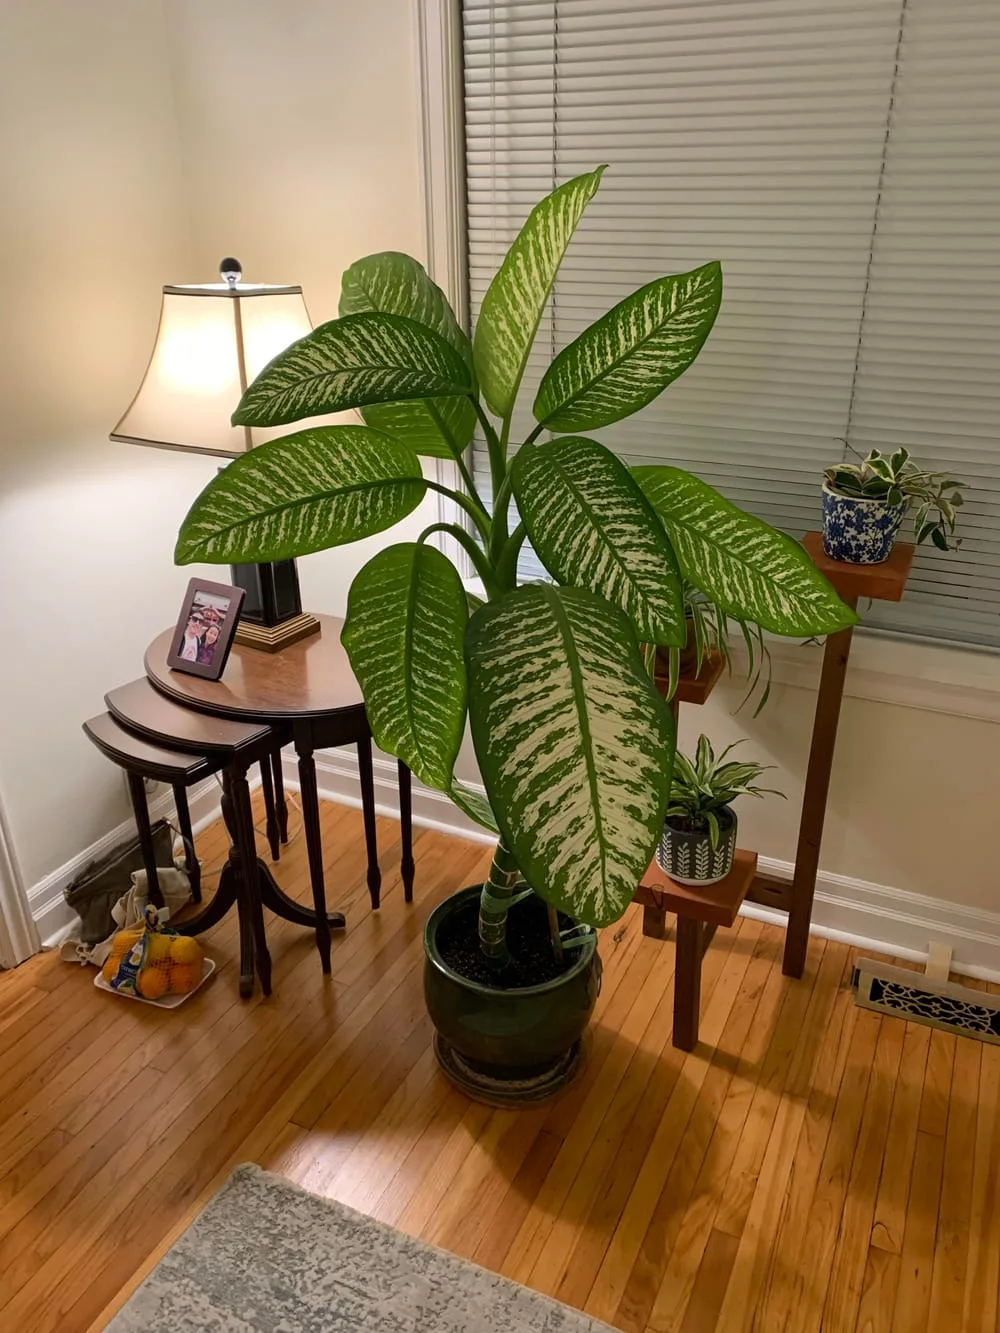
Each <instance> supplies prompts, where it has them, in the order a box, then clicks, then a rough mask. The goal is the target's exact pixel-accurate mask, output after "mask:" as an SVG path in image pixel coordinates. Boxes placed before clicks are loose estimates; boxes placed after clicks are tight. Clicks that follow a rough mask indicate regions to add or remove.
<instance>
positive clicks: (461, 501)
mask: <svg viewBox="0 0 1000 1333" xmlns="http://www.w3.org/2000/svg"><path fill="white" fill-rule="evenodd" d="M424 485H425V486H426V487H427V489H428V490H429V491H438V492H439V493H440V494H441V495H447V497H448V499H449V500H454V501H455V503H456V504H457V505H458V506H459V508H461V509H464V510H465V512H466V513H467V514H468V515H469V517H470V518H471V519H472V521H473V523H475V525H476V527H477V528H478V530H479V532H480V534H481V535H482V538H483V541H484V542H487V543H488V542H489V540H490V520H489V515H488V514H487V512H486V510H485V509H482V510H481V509H480V508H479V506H478V505H476V504H475V503H474V501H472V500H471V499H470V498H469V496H467V495H463V494H462V492H461V491H453V490H452V489H451V487H450V486H442V485H441V484H440V482H437V481H428V479H427V478H426V477H425V478H424Z"/></svg>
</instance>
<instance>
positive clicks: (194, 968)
mask: <svg viewBox="0 0 1000 1333" xmlns="http://www.w3.org/2000/svg"><path fill="white" fill-rule="evenodd" d="M192 943H193V941H192ZM199 981H201V959H200V958H199V959H198V961H197V962H196V963H174V965H173V966H172V967H171V969H170V993H171V995H187V994H188V992H189V991H193V990H194V988H195V986H197V984H198V982H199Z"/></svg>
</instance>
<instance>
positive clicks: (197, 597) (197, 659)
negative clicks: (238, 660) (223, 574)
mask: <svg viewBox="0 0 1000 1333" xmlns="http://www.w3.org/2000/svg"><path fill="white" fill-rule="evenodd" d="M244 596H245V593H244V591H243V589H242V588H236V587H232V586H231V585H230V584H228V583H210V582H209V581H208V579H192V580H191V582H190V583H189V584H188V586H187V592H186V593H185V594H184V603H183V605H182V606H181V614H180V618H179V620H178V621H177V628H176V629H175V630H174V639H173V644H172V645H171V648H170V652H169V653H168V655H167V665H168V666H169V667H170V669H171V670H172V671H186V672H187V673H188V675H191V676H201V677H202V679H203V680H218V679H219V678H220V676H221V675H222V673H223V671H224V670H225V669H226V662H227V661H228V659H229V650H230V648H232V646H233V635H234V634H235V633H236V625H237V622H238V621H239V618H240V608H241V607H242V605H243V598H244Z"/></svg>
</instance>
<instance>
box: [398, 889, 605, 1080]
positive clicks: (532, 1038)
mask: <svg viewBox="0 0 1000 1333" xmlns="http://www.w3.org/2000/svg"><path fill="white" fill-rule="evenodd" d="M481 891H482V885H479V884H474V885H472V886H471V887H470V888H467V889H462V890H460V891H459V892H458V893H456V894H454V895H453V896H452V897H451V898H447V899H446V900H445V901H444V902H443V903H440V904H439V905H438V906H437V907H436V908H435V909H434V911H433V912H432V913H431V915H430V917H429V918H428V920H427V924H426V926H425V927H424V953H425V956H426V961H425V963H424V996H425V998H426V1001H427V1010H428V1012H429V1014H430V1016H431V1020H432V1021H433V1023H434V1027H435V1029H436V1039H435V1050H436V1051H437V1055H438V1060H439V1062H440V1063H441V1066H442V1068H443V1069H444V1071H445V1073H446V1074H447V1075H448V1076H449V1078H451V1079H452V1081H453V1082H455V1083H457V1084H459V1086H461V1087H462V1088H463V1089H464V1091H466V1092H467V1093H469V1094H470V1095H471V1096H474V1097H478V1098H479V1099H481V1100H485V1101H489V1102H493V1103H500V1104H503V1105H507V1104H510V1103H517V1102H531V1101H538V1100H540V1099H541V1098H542V1097H546V1096H550V1095H551V1094H552V1093H553V1092H555V1091H557V1090H558V1088H560V1087H562V1086H563V1085H564V1084H565V1083H566V1082H568V1081H569V1079H570V1078H572V1077H573V1074H574V1073H575V1071H576V1068H577V1066H578V1063H579V1058H580V1039H581V1037H582V1036H583V1034H584V1032H585V1031H586V1028H587V1024H588V1023H589V1022H590V1015H591V1013H592V1012H593V1009H594V1004H595V1003H596V1001H597V996H598V994H599V993H600V989H601V960H600V957H599V956H598V953H597V935H596V932H592V933H591V934H590V935H589V936H588V937H587V939H586V942H585V943H584V944H583V945H582V946H581V947H580V948H578V949H577V950H576V954H577V957H576V960H575V962H574V963H573V966H572V967H571V968H569V970H568V971H566V972H564V973H563V974H562V976H560V977H556V978H555V980H554V981H546V982H544V983H543V984H542V985H540V986H526V987H523V988H520V989H517V990H494V989H493V988H491V987H490V986H485V985H482V984H481V983H480V982H476V981H468V980H466V978H465V977H463V976H461V975H460V974H459V973H458V972H455V971H454V970H453V969H452V968H450V967H449V966H448V964H447V963H446V962H445V961H444V960H443V959H442V957H441V955H440V953H439V951H438V947H437V934H438V931H439V930H440V928H441V925H442V923H443V922H444V921H446V920H447V919H448V917H449V916H450V915H451V914H452V913H453V912H456V911H458V910H460V909H461V908H462V907H463V906H464V905H465V904H466V903H468V902H469V900H470V899H476V900H478V898H479V895H480V892H481Z"/></svg>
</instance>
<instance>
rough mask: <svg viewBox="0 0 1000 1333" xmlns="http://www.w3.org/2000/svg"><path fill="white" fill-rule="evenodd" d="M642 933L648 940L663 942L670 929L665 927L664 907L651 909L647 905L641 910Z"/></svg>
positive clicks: (665, 912)
mask: <svg viewBox="0 0 1000 1333" xmlns="http://www.w3.org/2000/svg"><path fill="white" fill-rule="evenodd" d="M642 933H643V934H644V935H645V936H646V938H647V939H650V940H665V939H666V938H667V936H668V935H669V934H670V928H669V927H668V925H667V910H666V908H665V907H651V906H649V905H648V904H647V905H646V906H645V907H643V909H642Z"/></svg>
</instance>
